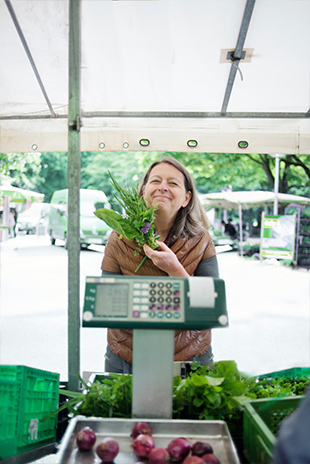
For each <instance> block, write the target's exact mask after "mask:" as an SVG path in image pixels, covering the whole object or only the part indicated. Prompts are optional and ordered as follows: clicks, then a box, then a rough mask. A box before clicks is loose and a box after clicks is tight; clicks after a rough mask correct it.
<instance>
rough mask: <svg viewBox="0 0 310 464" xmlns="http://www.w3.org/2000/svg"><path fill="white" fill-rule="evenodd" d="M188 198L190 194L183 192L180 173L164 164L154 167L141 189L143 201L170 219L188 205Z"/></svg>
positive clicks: (183, 187)
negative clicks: (163, 212)
mask: <svg viewBox="0 0 310 464" xmlns="http://www.w3.org/2000/svg"><path fill="white" fill-rule="evenodd" d="M190 198H191V192H187V191H186V190H185V185H184V176H183V174H182V172H180V171H179V170H178V169H177V168H175V167H174V166H172V165H171V164H168V163H164V162H163V163H160V164H157V165H156V166H154V168H153V169H152V170H151V172H150V175H149V178H148V181H147V183H146V184H145V185H144V187H143V199H144V201H145V202H146V203H147V205H148V206H149V207H152V208H155V206H156V207H157V209H158V210H159V211H165V212H166V213H167V214H168V215H169V217H170V218H171V219H174V218H175V217H176V215H177V212H178V211H179V209H180V208H181V207H185V206H186V205H187V204H188V202H189V200H190Z"/></svg>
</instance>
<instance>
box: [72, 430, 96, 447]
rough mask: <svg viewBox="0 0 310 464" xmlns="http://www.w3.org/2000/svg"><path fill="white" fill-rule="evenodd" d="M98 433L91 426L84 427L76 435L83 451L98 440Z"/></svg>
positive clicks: (77, 442)
mask: <svg viewBox="0 0 310 464" xmlns="http://www.w3.org/2000/svg"><path fill="white" fill-rule="evenodd" d="M96 438H97V437H96V434H95V432H94V431H93V429H91V428H90V427H84V428H83V429H82V430H80V431H79V432H78V434H77V436H76V444H77V446H78V448H79V450H81V451H89V450H90V449H92V447H93V446H94V444H95V442H96Z"/></svg>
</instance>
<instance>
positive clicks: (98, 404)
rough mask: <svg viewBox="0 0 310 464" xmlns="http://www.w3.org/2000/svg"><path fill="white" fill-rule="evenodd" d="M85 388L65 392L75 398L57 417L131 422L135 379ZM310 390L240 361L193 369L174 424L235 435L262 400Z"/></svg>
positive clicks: (176, 402) (107, 379) (111, 379)
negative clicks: (210, 424) (219, 427)
mask: <svg viewBox="0 0 310 464" xmlns="http://www.w3.org/2000/svg"><path fill="white" fill-rule="evenodd" d="M80 380H81V382H82V383H83V385H84V392H83V393H82V392H70V391H66V390H61V391H60V393H62V394H63V395H67V396H68V397H71V399H70V400H69V401H67V402H66V403H64V404H63V405H62V406H61V407H60V408H59V409H58V410H57V411H54V412H53V413H51V414H49V415H48V416H46V417H45V418H43V419H41V420H44V419H46V418H47V417H50V416H51V415H53V414H56V413H58V412H60V411H61V410H62V409H64V408H68V409H69V410H70V412H71V413H72V415H80V414H82V415H84V416H88V417H90V416H95V417H121V418H131V414H132V376H131V375H129V374H128V375H126V374H112V373H110V374H108V375H105V376H104V377H103V378H98V379H96V381H95V382H94V383H92V384H86V383H85V382H83V380H82V379H80ZM308 387H309V377H307V376H303V377H302V378H296V379H294V378H285V379H281V378H262V379H261V380H259V379H258V378H257V377H248V376H246V375H245V374H243V373H241V372H240V371H239V370H238V369H237V365H236V363H235V361H219V362H215V363H214V368H211V367H209V366H202V365H201V364H199V363H197V362H193V363H192V364H191V368H190V371H189V373H188V375H187V377H186V378H182V377H180V376H177V377H174V380H173V393H172V397H173V419H191V420H195V419H197V420H224V421H225V422H227V424H228V426H229V429H230V431H232V432H234V431H236V430H240V428H242V413H243V405H244V403H245V402H248V401H250V400H253V399H257V398H274V397H287V396H294V395H303V394H304V393H305V390H306V389H307V388H308Z"/></svg>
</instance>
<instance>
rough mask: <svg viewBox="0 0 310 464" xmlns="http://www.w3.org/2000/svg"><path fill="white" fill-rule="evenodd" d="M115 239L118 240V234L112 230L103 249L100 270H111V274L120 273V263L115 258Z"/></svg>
mask: <svg viewBox="0 0 310 464" xmlns="http://www.w3.org/2000/svg"><path fill="white" fill-rule="evenodd" d="M116 240H119V238H118V235H117V233H116V232H115V231H113V232H112V233H111V235H110V237H109V240H108V242H107V244H106V246H105V249H104V257H103V260H102V264H101V269H102V271H107V272H111V273H113V274H121V273H122V272H121V268H120V265H119V263H118V261H117V259H116V258H115V256H116V254H115V248H116V247H117V242H116Z"/></svg>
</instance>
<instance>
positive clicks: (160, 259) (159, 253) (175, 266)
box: [143, 241, 189, 277]
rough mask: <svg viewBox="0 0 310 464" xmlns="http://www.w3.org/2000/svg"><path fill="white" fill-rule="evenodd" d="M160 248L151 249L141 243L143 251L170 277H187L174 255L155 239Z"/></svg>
mask: <svg viewBox="0 0 310 464" xmlns="http://www.w3.org/2000/svg"><path fill="white" fill-rule="evenodd" d="M156 243H157V245H158V246H159V248H160V250H153V249H152V248H151V247H149V246H148V245H143V250H144V253H145V254H146V256H147V257H148V258H150V260H152V262H153V263H154V264H155V266H157V267H158V268H159V269H161V270H162V271H164V272H166V273H167V274H168V275H169V276H170V277H189V274H188V273H187V272H186V270H185V269H184V267H183V266H182V264H181V263H180V261H179V260H178V258H177V257H176V255H175V254H174V253H173V251H172V250H171V249H170V248H169V247H168V246H167V245H166V244H165V243H164V242H159V241H156Z"/></svg>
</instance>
